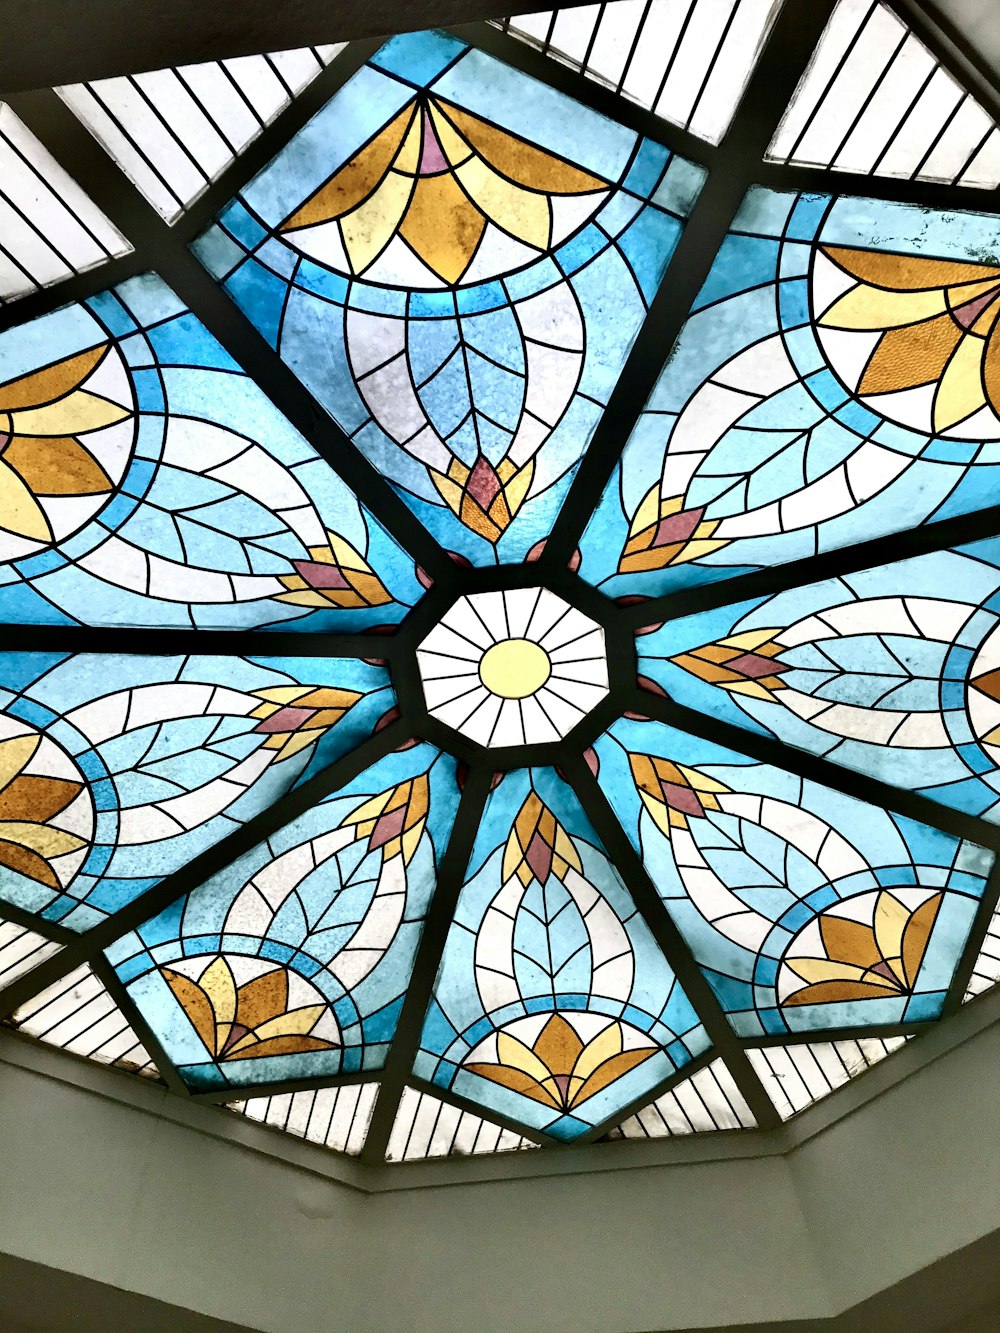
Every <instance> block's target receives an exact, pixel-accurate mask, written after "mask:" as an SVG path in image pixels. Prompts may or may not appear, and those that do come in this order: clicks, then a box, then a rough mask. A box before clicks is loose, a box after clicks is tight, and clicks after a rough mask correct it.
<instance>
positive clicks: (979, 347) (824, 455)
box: [581, 188, 1000, 595]
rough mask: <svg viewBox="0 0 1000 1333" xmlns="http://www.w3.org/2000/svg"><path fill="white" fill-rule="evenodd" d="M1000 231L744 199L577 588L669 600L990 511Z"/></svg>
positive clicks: (824, 200)
mask: <svg viewBox="0 0 1000 1333" xmlns="http://www.w3.org/2000/svg"><path fill="white" fill-rule="evenodd" d="M997 236H998V224H997V220H996V218H995V217H993V216H990V215H988V214H977V213H961V214H952V213H945V212H935V211H933V210H928V209H924V208H918V207H916V206H915V205H910V204H891V203H887V202H885V201H878V202H876V201H874V200H872V201H866V200H857V199H849V198H846V197H833V198H831V197H829V196H818V195H805V194H802V195H795V194H783V193H776V192H773V191H770V190H764V189H757V188H755V189H752V190H751V191H750V192H749V193H748V195H747V196H746V198H745V199H744V201H743V205H742V207H741V209H740V212H739V214H738V216H737V219H736V221H735V223H734V225H733V229H732V230H731V232H730V233H729V235H728V237H727V238H726V240H725V242H724V243H723V245H722V247H721V248H720V250H719V253H718V255H717V257H716V260H715V262H714V264H713V266H712V269H711V272H710V273H709V276H708V278H707V280H706V282H705V285H704V287H703V288H702V291H701V292H700V294H699V296H698V299H697V301H696V302H695V304H694V307H693V309H692V312H691V314H690V316H689V318H688V320H687V323H686V324H685V326H684V328H683V330H682V331H681V334H680V337H679V338H678V341H677V343H676V345H675V347H674V348H673V350H672V351H671V354H670V356H669V358H668V360H667V363H666V365H665V367H664V369H663V371H662V373H661V375H660V379H659V381H658V383H657V385H656V387H655V388H654V390H653V393H652V394H651V396H650V398H649V400H648V402H647V404H646V406H645V409H644V410H643V413H642V416H641V418H640V420H639V422H638V423H637V425H636V428H635V430H634V431H633V434H632V437H631V440H630V442H629V444H628V446H627V447H626V450H625V452H624V454H623V457H622V461H621V464H620V466H619V468H618V469H617V472H616V475H615V476H614V478H613V479H612V481H611V483H610V484H609V486H608V488H607V490H606V491H605V494H604V497H603V499H602V501H601V504H600V506H599V508H598V510H597V512H596V514H595V515H594V517H593V518H592V519H591V522H590V524H589V527H588V529H587V533H586V535H585V537H584V540H583V543H582V547H581V550H582V557H583V558H582V565H581V572H582V573H583V574H584V576H585V577H586V578H588V579H589V580H590V581H591V582H593V583H595V584H598V585H599V586H601V587H602V588H604V589H605V590H607V591H608V592H610V593H611V594H612V595H619V594H628V595H635V594H638V593H652V594H659V593H665V592H669V591H671V590H672V589H674V588H681V587H689V586H692V585H694V584H700V583H704V582H707V581H710V580H715V579H719V578H726V577H730V576H732V575H736V574H740V573H744V572H748V571H750V570H753V569H756V568H760V567H764V566H768V565H773V564H779V563H783V562H785V561H789V560H796V559H801V558H805V557H807V556H811V555H815V554H816V553H817V552H821V551H826V550H831V549H835V548H837V547H842V546H846V545H850V544H852V543H854V542H858V541H863V540H867V539H869V538H873V537H877V536H881V535H884V534H886V533H890V532H895V531H899V530H900V529H901V528H903V527H909V526H912V525H913V524H921V523H927V522H931V521H933V520H935V519H939V518H945V517H947V516H948V515H950V514H960V513H969V512H971V511H974V510H976V509H980V508H983V507H985V506H987V505H989V504H992V502H993V496H994V494H995V489H996V481H997V477H998V475H1000V473H998V469H1000V416H998V415H997V413H996V412H995V411H994V409H993V407H992V406H991V402H992V398H991V395H993V394H994V386H995V384H1000V378H998V377H997V375H996V374H995V373H994V370H993V369H992V367H993V364H994V361H996V357H997V353H996V351H995V346H996V343H995V338H994V327H995V321H996V316H997V313H998V312H1000V266H998V265H997V264H996V263H995V262H987V263H983V262H982V261H983V259H987V260H990V261H993V260H995V259H996V258H997V257H998V255H997ZM997 364H998V365H1000V362H997Z"/></svg>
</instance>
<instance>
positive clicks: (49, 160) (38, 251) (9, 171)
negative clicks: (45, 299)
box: [0, 104, 132, 300]
mask: <svg viewBox="0 0 1000 1333" xmlns="http://www.w3.org/2000/svg"><path fill="white" fill-rule="evenodd" d="M131 248H132V247H131V246H130V245H129V243H128V241H126V240H125V238H124V236H122V234H121V233H120V232H119V231H118V230H117V229H116V228H115V227H113V226H112V225H111V223H110V222H109V221H108V219H107V218H106V217H105V216H104V214H103V213H102V212H101V210H100V209H99V208H98V207H97V205H96V204H94V203H93V202H92V201H91V200H90V199H88V198H87V196H86V195H85V194H84V192H83V190H81V189H80V187H79V185H77V183H76V181H74V180H73V179H72V178H71V177H70V176H68V175H67V174H66V172H65V171H64V170H63V169H62V167H60V166H59V165H58V163H57V162H56V161H55V160H54V158H53V157H52V156H51V154H49V153H48V152H47V151H46V150H45V149H44V148H43V147H42V145H41V144H40V143H39V142H38V140H37V139H36V138H35V136H34V135H33V134H31V133H30V131H29V130H28V129H27V128H26V127H25V126H24V125H23V124H22V123H21V121H20V120H18V118H17V116H16V115H15V114H14V112H13V111H12V110H11V109H10V107H9V106H5V105H3V104H0V299H2V300H9V299H11V298H13V297H17V296H24V295H26V294H27V293H28V292H33V291H37V289H38V288H39V287H48V286H50V285H51V284H52V283H55V282H61V281H62V280H63V279H64V278H69V277H72V276H73V274H74V273H83V272H85V271H86V270H87V269H90V268H94V267H95V266H96V265H98V264H104V263H106V262H107V261H108V260H109V259H113V258H116V257H117V256H118V255H124V254H127V253H128V252H129V250H130V249H131Z"/></svg>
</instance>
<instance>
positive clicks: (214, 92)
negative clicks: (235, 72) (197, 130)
mask: <svg viewBox="0 0 1000 1333" xmlns="http://www.w3.org/2000/svg"><path fill="white" fill-rule="evenodd" d="M177 73H178V75H179V77H180V78H181V79H182V80H183V81H184V83H186V84H187V85H188V87H189V88H190V89H191V90H192V92H193V93H194V95H195V97H197V98H198V100H199V101H200V102H201V103H202V105H203V106H204V107H205V109H206V111H207V113H208V115H209V116H211V118H212V120H213V121H214V123H215V124H216V125H217V126H218V129H219V133H220V134H221V135H222V137H223V138H224V139H225V140H226V142H227V143H228V144H229V146H230V148H231V149H233V150H234V151H235V152H240V151H241V150H242V149H243V148H245V147H246V145H247V144H248V143H249V142H250V140H251V139H253V138H254V137H255V136H256V135H257V134H259V133H260V121H259V120H258V119H257V117H256V116H255V115H254V113H253V112H252V111H251V109H250V107H249V105H248V103H247V101H246V98H245V97H243V96H242V94H241V93H240V90H239V89H238V88H237V87H236V85H235V84H234V83H233V81H232V79H231V78H230V77H229V75H228V74H227V73H226V71H225V70H224V69H223V68H222V66H221V65H220V64H218V63H216V62H215V61H210V62H207V63H206V64H204V65H184V66H182V67H181V68H180V69H179V70H178V71H177ZM229 160H230V161H232V157H231V156H230V159H229Z"/></svg>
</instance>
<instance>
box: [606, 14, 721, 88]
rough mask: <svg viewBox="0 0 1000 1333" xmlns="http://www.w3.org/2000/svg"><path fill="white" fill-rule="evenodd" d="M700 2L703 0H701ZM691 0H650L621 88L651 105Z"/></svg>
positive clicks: (674, 47) (677, 40) (682, 26)
mask: <svg viewBox="0 0 1000 1333" xmlns="http://www.w3.org/2000/svg"><path fill="white" fill-rule="evenodd" d="M701 2H702V3H704V0H701ZM694 3H695V0H653V3H652V5H650V7H649V13H648V14H647V16H646V22H645V23H644V24H643V29H642V36H641V37H640V38H639V45H638V48H637V49H636V53H635V55H634V56H633V57H632V63H631V65H630V66H629V68H628V73H627V74H626V75H625V84H624V86H623V88H622V91H623V92H624V93H626V94H627V95H628V96H629V97H631V98H634V99H635V101H637V102H638V103H640V105H642V106H644V107H649V108H652V105H653V103H654V102H655V100H656V97H657V94H658V93H659V91H660V84H661V83H662V82H663V76H664V74H665V73H666V70H667V65H668V64H669V62H670V57H671V56H672V55H673V52H674V50H675V49H676V47H677V43H678V42H679V41H680V37H681V33H682V32H683V30H684V21H685V19H686V18H687V16H688V13H689V12H690V10H691V8H692V6H693V4H694Z"/></svg>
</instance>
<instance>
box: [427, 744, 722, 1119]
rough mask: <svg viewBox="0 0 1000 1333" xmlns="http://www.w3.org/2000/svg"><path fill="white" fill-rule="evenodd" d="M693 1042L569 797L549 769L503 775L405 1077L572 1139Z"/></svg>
mask: <svg viewBox="0 0 1000 1333" xmlns="http://www.w3.org/2000/svg"><path fill="white" fill-rule="evenodd" d="M706 1046H707V1039H706V1037H705V1034H704V1031H703V1029H702V1028H701V1025H700V1024H699V1023H698V1022H697V1020H696V1018H695V1015H694V1011H693V1010H692V1009H691V1006H690V1004H689V1003H688V1000H687V998H686V996H685V995H684V994H683V992H682V991H681V989H680V987H679V985H678V984H677V982H676V980H675V979H674V976H673V973H672V972H671V970H670V968H669V967H668V965H667V963H666V960H665V959H664V958H663V956H662V954H661V953H660V951H659V949H658V948H657V946H656V944H655V943H654V941H653V938H652V936H651V934H650V932H649V930H648V928H647V927H646V925H645V923H644V922H643V921H642V919H641V918H640V917H639V916H638V914H637V912H636V910H635V906H634V904H633V903H632V901H631V899H630V898H629V895H628V893H627V892H626V890H625V888H624V886H623V885H622V884H621V882H620V880H619V879H618V877H617V875H616V874H615V872H614V871H613V869H612V867H611V865H610V863H609V862H608V861H607V859H606V858H605V856H604V854H603V853H602V852H601V851H600V850H599V848H598V847H597V845H596V839H595V836H594V833H593V831H592V829H591V828H590V827H589V825H588V824H587V821H586V819H585V818H584V816H583V813H582V811H581V810H580V808H579V806H578V805H577V803H576V801H575V798H574V797H573V796H572V794H571V793H570V791H569V789H568V788H567V787H566V786H565V784H564V783H562V782H561V781H560V780H559V779H558V778H557V777H556V776H555V774H554V773H553V772H551V771H550V770H547V769H540V770H532V771H531V772H530V773H529V772H527V771H517V772H513V773H510V774H508V775H507V776H506V777H505V778H504V780H503V782H502V783H501V784H500V786H499V787H498V788H497V789H496V790H495V791H494V792H493V794H492V795H491V796H490V798H489V802H488V804H487V809H486V812H485V815H484V819H483V823H482V827H481V829H480V833H479V836H478V838H477V840H476V845H475V849H474V851H473V856H472V864H471V866H470V869H469V873H468V878H467V881H466V884H465V886H464V888H463V890H462V894H461V896H460V899H459V903H458V907H457V910H456V914H455V923H454V925H453V926H452V928H451V930H450V932H449V935H448V940H447V942H446V945H445V952H444V958H443V961H442V965H441V970H440V972H439V974H438V978H437V982H436V984H435V989H434V999H433V1000H432V1003H431V1007H430V1010H429V1011H428V1014H427V1018H426V1020H425V1024H424V1032H423V1036H422V1038H421V1050H420V1053H419V1054H418V1056H417V1061H416V1064H415V1071H416V1072H417V1073H418V1074H419V1075H421V1076H422V1077H424V1078H427V1079H428V1080H432V1081H434V1082H435V1083H437V1084H438V1085H439V1086H440V1087H443V1088H447V1087H452V1088H454V1090H455V1091H456V1092H457V1093H460V1094H461V1095H462V1096H464V1097H467V1098H469V1099H471V1100H474V1101H477V1102H478V1103H479V1104H481V1105H483V1106H484V1107H488V1108H492V1109H493V1110H495V1111H499V1112H501V1113H503V1114H506V1115H509V1116H512V1117H514V1118H517V1119H521V1120H524V1121H525V1122H526V1123H530V1124H532V1125H534V1126H535V1127H536V1128H538V1129H544V1130H545V1131H546V1132H547V1133H548V1134H551V1135H552V1136H553V1137H555V1138H560V1139H573V1138H576V1137H577V1136H578V1135H579V1134H582V1133H584V1132H585V1131H586V1130H587V1129H588V1128H589V1127H591V1126H593V1125H596V1124H599V1123H601V1122H602V1121H603V1120H605V1119H607V1118H609V1117H611V1116H613V1115H614V1114H615V1113H616V1111H618V1110H620V1109H621V1107H622V1106H624V1105H626V1104H627V1103H628V1102H629V1101H630V1100H631V1099H632V1098H634V1097H636V1096H641V1095H642V1093H643V1090H644V1089H646V1088H652V1087H653V1086H655V1084H656V1083H657V1082H659V1081H660V1080H662V1079H663V1078H665V1077H667V1076H668V1075H669V1074H670V1073H671V1071H672V1070H673V1069H678V1068H680V1067H681V1066H682V1065H683V1064H685V1063H686V1062H687V1060H689V1059H690V1058H691V1056H692V1055H695V1054H698V1053H699V1052H700V1051H702V1050H704V1049H705V1047H706ZM525 1098H527V1099H528V1104H525V1101H524V1099H525Z"/></svg>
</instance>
